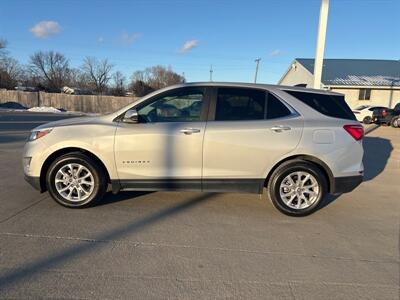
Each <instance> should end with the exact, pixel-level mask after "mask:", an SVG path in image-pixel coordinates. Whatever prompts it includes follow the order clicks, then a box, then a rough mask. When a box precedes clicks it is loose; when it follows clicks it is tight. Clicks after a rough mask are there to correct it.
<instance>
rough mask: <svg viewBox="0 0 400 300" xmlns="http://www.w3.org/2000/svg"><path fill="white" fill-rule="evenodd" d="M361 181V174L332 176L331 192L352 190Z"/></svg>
mask: <svg viewBox="0 0 400 300" xmlns="http://www.w3.org/2000/svg"><path fill="white" fill-rule="evenodd" d="M362 181H363V176H361V175H358V176H346V177H335V178H333V182H332V186H331V194H342V193H348V192H351V191H352V190H354V189H355V188H356V187H357V186H359V185H360V184H361V182H362Z"/></svg>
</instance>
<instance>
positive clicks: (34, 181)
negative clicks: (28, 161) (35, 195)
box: [24, 174, 42, 191]
mask: <svg viewBox="0 0 400 300" xmlns="http://www.w3.org/2000/svg"><path fill="white" fill-rule="evenodd" d="M24 179H25V180H26V181H27V182H28V183H29V184H30V185H31V186H33V187H34V188H35V189H36V190H38V191H41V190H42V189H41V186H40V177H35V176H28V175H26V174H25V175H24Z"/></svg>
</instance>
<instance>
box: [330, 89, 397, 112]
mask: <svg viewBox="0 0 400 300" xmlns="http://www.w3.org/2000/svg"><path fill="white" fill-rule="evenodd" d="M330 90H331V91H333V92H337V93H341V94H344V95H345V99H346V102H347V104H349V106H350V107H351V108H355V107H357V106H359V105H362V104H367V105H382V106H388V107H394V106H395V105H396V104H397V103H399V102H400V89H383V88H376V89H371V97H370V100H358V96H359V90H360V89H358V88H336V87H332V88H330Z"/></svg>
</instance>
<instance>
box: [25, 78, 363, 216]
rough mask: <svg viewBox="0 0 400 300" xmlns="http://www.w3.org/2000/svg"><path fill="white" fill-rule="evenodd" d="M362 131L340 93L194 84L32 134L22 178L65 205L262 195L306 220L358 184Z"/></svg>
mask: <svg viewBox="0 0 400 300" xmlns="http://www.w3.org/2000/svg"><path fill="white" fill-rule="evenodd" d="M363 136H364V130H363V127H362V126H361V125H360V124H359V123H358V122H357V120H356V119H355V117H354V114H353V112H352V111H351V109H350V108H349V107H348V105H347V104H346V102H345V100H344V97H343V95H341V94H337V93H332V92H328V91H323V90H312V89H306V88H300V87H286V86H273V85H261V84H240V83H212V82H209V83H190V84H181V85H175V86H171V87H168V88H165V89H162V90H159V91H156V92H153V93H151V94H149V95H147V96H145V97H143V98H142V99H140V100H139V101H137V102H135V103H133V104H131V105H129V106H127V107H125V108H123V109H121V110H119V111H117V112H115V113H112V114H108V115H104V116H98V117H80V118H72V119H67V120H60V121H56V122H51V123H47V124H44V125H41V126H39V127H37V128H35V129H33V130H32V132H31V134H30V137H29V139H28V141H27V143H26V145H25V148H24V153H23V167H24V173H25V179H26V180H27V181H28V182H29V183H30V184H32V185H33V186H34V187H35V188H37V189H38V190H40V191H42V192H44V191H46V190H48V191H49V193H50V195H51V196H52V198H54V200H55V201H57V202H58V203H59V204H61V205H64V206H66V207H71V208H81V207H87V206H89V205H93V204H94V203H95V202H96V201H98V200H100V199H101V198H102V197H103V196H104V194H105V192H106V191H107V189H108V187H109V185H110V186H111V190H112V192H113V193H117V192H119V191H122V190H134V191H161V190H191V191H207V192H241V193H258V194H262V193H263V189H264V188H267V191H268V195H269V198H270V199H271V200H272V203H273V204H274V206H275V207H276V208H277V209H279V210H280V211H281V212H283V213H285V214H288V215H293V216H304V215H307V214H310V213H312V212H314V211H315V210H316V209H318V207H319V205H320V204H321V202H322V200H323V198H324V196H325V195H326V194H327V193H331V194H339V193H345V192H350V191H351V190H353V189H354V188H355V187H356V186H358V185H359V184H360V183H361V182H362V176H363V170H364V167H363V163H362V158H363V147H362V138H363Z"/></svg>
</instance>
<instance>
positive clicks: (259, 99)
mask: <svg viewBox="0 0 400 300" xmlns="http://www.w3.org/2000/svg"><path fill="white" fill-rule="evenodd" d="M265 100H266V97H265V92H264V91H260V90H256V89H241V88H219V89H218V98H217V107H216V112H215V120H216V121H238V120H262V119H264V109H265Z"/></svg>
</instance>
